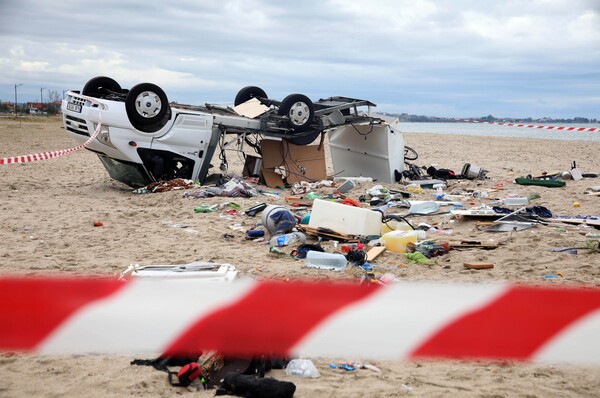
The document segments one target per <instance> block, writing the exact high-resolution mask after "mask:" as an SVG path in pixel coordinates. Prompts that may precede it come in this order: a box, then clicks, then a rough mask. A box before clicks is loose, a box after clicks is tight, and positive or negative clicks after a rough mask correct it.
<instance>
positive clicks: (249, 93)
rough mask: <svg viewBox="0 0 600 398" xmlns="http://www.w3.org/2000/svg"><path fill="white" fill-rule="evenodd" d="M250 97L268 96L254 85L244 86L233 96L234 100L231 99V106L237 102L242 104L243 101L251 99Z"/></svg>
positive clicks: (236, 104)
mask: <svg viewBox="0 0 600 398" xmlns="http://www.w3.org/2000/svg"><path fill="white" fill-rule="evenodd" d="M252 98H268V97H267V93H265V91H264V90H263V89H262V88H260V87H256V86H246V87H244V88H242V89H241V90H240V91H238V93H237V95H236V96H235V100H234V101H233V106H238V105H239V104H243V103H244V102H246V101H248V100H251V99H252Z"/></svg>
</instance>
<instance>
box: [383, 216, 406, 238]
mask: <svg viewBox="0 0 600 398" xmlns="http://www.w3.org/2000/svg"><path fill="white" fill-rule="evenodd" d="M412 230H413V229H412V228H411V226H410V225H408V223H407V222H406V221H396V220H391V221H388V222H384V223H383V224H381V233H380V235H383V234H386V233H388V232H390V231H412Z"/></svg>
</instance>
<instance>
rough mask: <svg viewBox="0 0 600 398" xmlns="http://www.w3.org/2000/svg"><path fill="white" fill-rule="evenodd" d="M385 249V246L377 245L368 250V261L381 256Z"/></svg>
mask: <svg viewBox="0 0 600 398" xmlns="http://www.w3.org/2000/svg"><path fill="white" fill-rule="evenodd" d="M384 251H385V246H376V247H372V248H371V249H369V251H368V252H367V261H369V262H371V261H373V260H375V259H376V258H377V257H379V256H380V255H381V254H382V253H383V252H384Z"/></svg>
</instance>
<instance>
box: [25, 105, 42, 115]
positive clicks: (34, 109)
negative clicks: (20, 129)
mask: <svg viewBox="0 0 600 398" xmlns="http://www.w3.org/2000/svg"><path fill="white" fill-rule="evenodd" d="M27 112H28V113H29V114H31V115H41V114H43V113H44V104H42V103H41V102H28V103H27Z"/></svg>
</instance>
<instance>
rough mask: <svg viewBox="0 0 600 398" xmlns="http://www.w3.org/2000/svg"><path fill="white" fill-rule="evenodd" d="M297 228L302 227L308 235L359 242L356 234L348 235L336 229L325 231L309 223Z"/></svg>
mask: <svg viewBox="0 0 600 398" xmlns="http://www.w3.org/2000/svg"><path fill="white" fill-rule="evenodd" d="M297 228H298V229H301V230H302V231H303V232H304V233H305V234H307V235H313V236H320V237H323V238H327V239H333V240H337V241H340V242H358V238H357V237H356V236H354V235H346V234H342V233H339V232H335V231H331V232H328V231H323V230H320V229H318V228H311V227H309V226H308V225H298V226H297Z"/></svg>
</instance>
